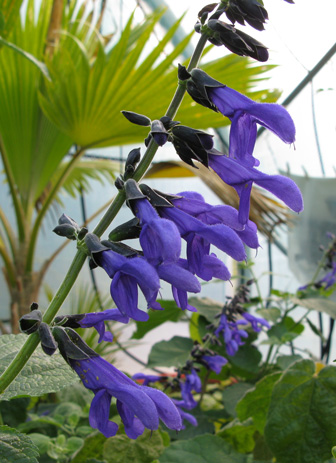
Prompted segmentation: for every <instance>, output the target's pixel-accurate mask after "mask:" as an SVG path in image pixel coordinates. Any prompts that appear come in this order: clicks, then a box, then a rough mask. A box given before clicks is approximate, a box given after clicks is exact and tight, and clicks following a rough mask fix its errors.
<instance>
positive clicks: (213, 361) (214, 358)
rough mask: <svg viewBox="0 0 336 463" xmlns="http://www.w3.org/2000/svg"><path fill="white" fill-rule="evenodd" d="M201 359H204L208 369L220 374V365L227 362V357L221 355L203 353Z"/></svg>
mask: <svg viewBox="0 0 336 463" xmlns="http://www.w3.org/2000/svg"><path fill="white" fill-rule="evenodd" d="M202 361H204V362H205V363H206V364H207V366H208V368H210V370H212V371H214V372H215V373H217V375H219V374H220V372H221V371H222V367H223V366H224V365H226V364H227V362H228V361H227V359H226V358H224V357H222V356H221V355H203V357H202Z"/></svg>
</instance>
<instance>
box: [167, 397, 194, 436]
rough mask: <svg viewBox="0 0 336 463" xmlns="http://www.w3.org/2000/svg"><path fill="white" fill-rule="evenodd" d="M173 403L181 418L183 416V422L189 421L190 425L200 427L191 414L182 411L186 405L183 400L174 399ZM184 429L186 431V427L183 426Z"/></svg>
mask: <svg viewBox="0 0 336 463" xmlns="http://www.w3.org/2000/svg"><path fill="white" fill-rule="evenodd" d="M172 401H173V403H174V404H175V406H176V408H177V410H178V412H179V413H180V416H181V419H182V420H187V421H189V423H190V424H192V425H193V426H197V425H198V423H197V420H196V418H195V417H194V416H193V415H191V414H190V413H187V412H185V411H184V410H183V409H182V407H185V403H184V401H183V400H176V399H172ZM182 429H185V426H184V425H182Z"/></svg>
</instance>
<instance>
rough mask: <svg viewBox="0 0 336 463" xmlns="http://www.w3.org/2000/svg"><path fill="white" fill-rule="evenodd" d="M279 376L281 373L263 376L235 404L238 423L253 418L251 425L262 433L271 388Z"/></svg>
mask: <svg viewBox="0 0 336 463" xmlns="http://www.w3.org/2000/svg"><path fill="white" fill-rule="evenodd" d="M280 376H281V373H274V374H272V375H268V376H265V377H264V378H263V379H261V380H260V381H258V382H257V383H256V385H255V387H254V389H253V390H251V391H249V392H247V393H246V394H245V396H244V397H242V399H241V400H240V401H239V402H238V404H237V408H236V411H237V416H238V418H239V419H240V421H245V420H247V419H248V418H253V423H254V425H255V427H256V429H257V430H258V431H259V432H260V434H263V433H264V427H265V423H266V417H267V412H268V408H269V404H270V401H271V395H272V391H273V387H274V384H275V383H276V381H277V380H278V379H279V378H280Z"/></svg>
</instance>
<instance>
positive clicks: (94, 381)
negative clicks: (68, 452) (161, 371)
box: [54, 327, 182, 439]
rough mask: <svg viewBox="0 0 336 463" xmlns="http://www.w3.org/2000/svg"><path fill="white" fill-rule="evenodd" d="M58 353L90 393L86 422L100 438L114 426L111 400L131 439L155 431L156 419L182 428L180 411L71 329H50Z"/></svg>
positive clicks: (112, 430) (112, 431) (168, 425)
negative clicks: (110, 360) (120, 368)
mask: <svg viewBox="0 0 336 463" xmlns="http://www.w3.org/2000/svg"><path fill="white" fill-rule="evenodd" d="M54 334H55V336H57V341H58V343H59V347H60V351H61V354H62V355H63V357H64V358H65V360H66V361H67V362H68V363H69V365H70V366H71V368H73V369H74V370H75V372H76V373H77V374H78V376H79V377H80V379H81V381H82V383H83V385H84V386H85V387H86V388H87V389H90V390H92V391H93V392H94V394H95V397H94V399H93V400H92V402H91V407H90V413H89V422H90V425H91V426H92V427H93V428H96V429H98V430H99V431H100V432H101V433H102V434H104V436H106V437H112V436H114V435H115V434H116V433H117V431H118V425H117V424H116V423H114V422H113V421H110V420H109V414H110V405H111V399H112V397H115V398H116V399H117V410H118V413H119V415H120V417H121V419H122V422H123V424H124V426H125V432H126V434H127V436H128V437H130V438H131V439H136V438H137V437H138V436H140V435H141V434H142V433H143V431H144V430H145V428H148V429H150V430H156V429H158V426H159V419H161V420H162V421H163V422H164V424H165V425H166V426H167V427H168V428H170V429H174V430H176V431H179V430H180V429H182V420H181V416H180V412H179V411H178V410H177V408H176V406H175V405H174V404H173V402H172V401H171V400H170V399H169V398H168V397H167V396H166V395H165V394H164V393H163V392H161V391H159V390H157V389H153V388H150V387H147V386H140V385H138V384H136V383H135V382H134V381H132V380H131V379H130V378H128V376H126V375H125V374H123V373H122V372H121V371H119V370H118V369H117V368H115V367H114V366H113V365H111V364H110V363H108V362H107V361H106V360H104V359H103V358H101V357H99V356H98V355H97V354H96V353H95V352H94V351H93V350H91V349H90V348H89V347H88V346H87V345H86V344H85V343H84V341H83V340H82V339H81V338H80V337H79V336H78V334H77V333H75V332H74V331H72V330H71V329H67V332H65V330H63V328H59V327H57V328H54Z"/></svg>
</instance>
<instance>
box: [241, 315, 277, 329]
mask: <svg viewBox="0 0 336 463" xmlns="http://www.w3.org/2000/svg"><path fill="white" fill-rule="evenodd" d="M242 316H243V317H244V318H245V320H247V321H248V322H249V323H250V324H251V327H252V329H253V331H255V332H256V333H259V332H260V331H261V330H262V327H263V326H264V327H265V328H270V327H271V326H270V324H269V323H268V321H267V320H265V319H264V318H261V317H256V316H255V315H252V314H250V313H248V312H244V313H242Z"/></svg>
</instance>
